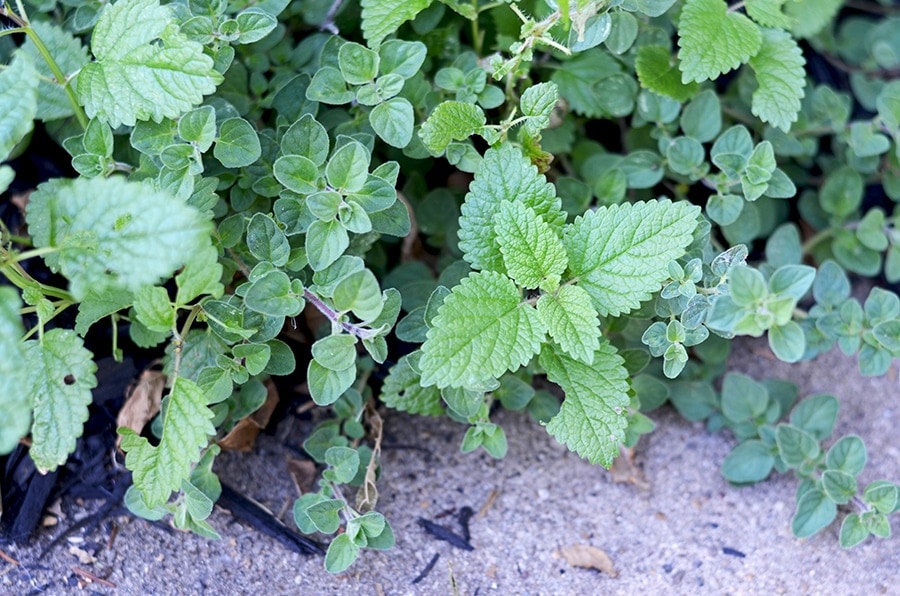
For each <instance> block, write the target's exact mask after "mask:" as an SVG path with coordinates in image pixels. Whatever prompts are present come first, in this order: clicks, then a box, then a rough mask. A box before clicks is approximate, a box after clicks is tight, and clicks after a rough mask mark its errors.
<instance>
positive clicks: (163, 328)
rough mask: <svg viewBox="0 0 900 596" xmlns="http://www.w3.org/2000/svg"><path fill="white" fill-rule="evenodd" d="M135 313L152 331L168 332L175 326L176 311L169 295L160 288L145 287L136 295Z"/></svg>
mask: <svg viewBox="0 0 900 596" xmlns="http://www.w3.org/2000/svg"><path fill="white" fill-rule="evenodd" d="M134 312H135V314H136V315H137V318H138V320H140V322H141V323H143V324H144V326H145V327H147V329H149V330H151V331H160V332H168V331H171V330H172V328H173V327H174V326H175V309H174V308H172V303H171V302H170V301H169V293H168V292H167V291H166V289H165V288H161V287H159V286H144V287H143V288H141V289H140V290H138V291H137V293H135V295H134Z"/></svg>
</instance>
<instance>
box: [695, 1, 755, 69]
mask: <svg viewBox="0 0 900 596" xmlns="http://www.w3.org/2000/svg"><path fill="white" fill-rule="evenodd" d="M678 36H679V37H678V46H679V48H680V50H679V51H678V59H679V60H680V61H681V65H680V66H681V81H682V82H683V83H690V82H691V81H696V82H698V83H702V82H703V81H706V80H708V79H715V78H716V77H718V76H719V75H720V74H724V73H726V72H728V71H730V70H734V69H735V68H737V67H739V66H740V65H741V64H744V63H745V62H747V60H749V59H750V58H751V57H752V56H754V55H755V54H756V52H758V51H759V48H760V45H761V44H762V34H761V33H760V30H759V27H758V26H757V25H756V24H755V23H753V21H751V20H750V19H749V18H747V17H746V16H745V15H742V14H740V13H738V12H730V11H728V5H727V4H726V3H725V0H685V3H684V8H682V10H681V18H680V20H679V21H678Z"/></svg>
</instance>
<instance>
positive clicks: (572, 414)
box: [540, 342, 629, 468]
mask: <svg viewBox="0 0 900 596" xmlns="http://www.w3.org/2000/svg"><path fill="white" fill-rule="evenodd" d="M540 364H541V366H542V367H543V368H544V370H546V371H547V378H548V379H550V380H551V381H553V382H554V383H556V384H557V385H559V386H560V387H562V389H563V391H564V392H565V394H566V397H565V399H564V400H563V403H562V407H561V408H560V410H559V413H558V414H557V415H556V416H554V417H553V418H552V419H551V420H550V422H549V423H548V424H547V432H549V433H550V434H551V435H553V436H554V437H555V438H556V440H557V441H559V442H560V443H563V444H565V445H566V446H567V447H568V448H569V449H571V450H572V451H574V452H575V453H577V454H578V455H580V456H581V457H584V458H586V459H587V460H588V461H589V462H591V463H592V464H597V463H599V464H600V465H602V466H603V467H605V468H609V467H610V466H611V465H612V462H613V459H615V457H616V456H617V455H618V454H619V444H620V443H621V442H622V441H624V440H625V429H626V428H627V427H628V419H627V418H626V411H625V409H626V408H627V407H628V401H629V398H628V371H626V370H625V366H624V364H625V361H624V360H623V359H622V357H621V356H619V354H618V353H617V352H616V349H615V348H614V347H613V346H612V345H611V344H610V343H609V342H603V343H602V344H601V345H600V348H599V349H598V350H597V351H596V352H595V353H594V357H593V364H592V365H588V364H585V363H584V362H581V361H579V360H575V359H573V358H570V357H569V356H567V355H565V354H560V353H558V352H557V351H556V349H555V348H554V347H553V345H552V344H545V346H544V348H543V349H542V350H541V355H540Z"/></svg>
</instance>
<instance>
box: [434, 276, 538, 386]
mask: <svg viewBox="0 0 900 596" xmlns="http://www.w3.org/2000/svg"><path fill="white" fill-rule="evenodd" d="M545 334H546V331H545V329H544V326H543V324H542V323H541V320H540V317H539V316H538V314H537V311H536V310H535V309H534V307H533V306H530V305H529V304H527V303H526V302H524V301H523V300H522V296H521V294H520V292H519V290H518V288H516V285H515V284H514V283H513V282H512V281H511V280H509V279H508V278H506V277H505V276H503V275H501V274H499V273H496V272H492V271H483V272H478V273H472V274H470V275H469V276H468V277H466V278H465V279H463V280H462V281H461V282H460V284H459V285H458V286H456V287H455V288H453V290H452V291H451V292H450V295H449V296H447V297H446V298H445V299H444V303H443V304H442V305H441V308H440V309H439V310H438V315H437V316H436V317H435V318H434V320H433V321H432V327H431V329H430V330H429V331H428V339H427V340H426V341H425V343H424V344H423V346H422V359H421V360H420V362H419V367H420V369H421V371H422V385H423V386H425V387H427V386H430V385H437V386H438V387H448V386H450V387H465V388H468V389H473V390H481V389H482V388H483V387H485V386H486V385H489V384H490V383H491V382H492V381H493V380H494V379H496V378H497V377H499V376H500V375H502V374H503V373H504V372H506V371H507V370H515V369H517V368H519V367H520V366H524V365H526V364H528V362H529V361H530V360H531V358H532V357H533V356H534V355H535V354H537V352H538V349H539V348H540V343H541V342H542V341H543V339H544V336H545Z"/></svg>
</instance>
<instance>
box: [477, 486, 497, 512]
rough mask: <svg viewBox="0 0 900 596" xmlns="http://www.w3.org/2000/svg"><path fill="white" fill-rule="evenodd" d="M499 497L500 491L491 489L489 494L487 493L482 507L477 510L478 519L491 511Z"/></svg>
mask: <svg viewBox="0 0 900 596" xmlns="http://www.w3.org/2000/svg"><path fill="white" fill-rule="evenodd" d="M499 497H500V489H499V488H492V489H491V492H490V493H488V498H487V501H485V502H484V505H482V506H481V509H479V510H478V519H481V518H482V517H484V516H485V515H487V512H488V511H490V510H491V507H493V506H494V503H496V502H497V499H498V498H499Z"/></svg>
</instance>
